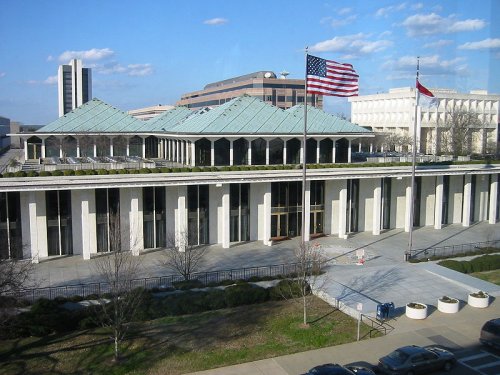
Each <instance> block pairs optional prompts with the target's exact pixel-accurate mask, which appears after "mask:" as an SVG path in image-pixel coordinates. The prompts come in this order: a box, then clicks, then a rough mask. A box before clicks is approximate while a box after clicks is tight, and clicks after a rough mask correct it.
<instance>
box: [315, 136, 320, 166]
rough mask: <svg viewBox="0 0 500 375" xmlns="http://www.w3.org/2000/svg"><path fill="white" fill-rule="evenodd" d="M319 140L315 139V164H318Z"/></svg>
mask: <svg viewBox="0 0 500 375" xmlns="http://www.w3.org/2000/svg"><path fill="white" fill-rule="evenodd" d="M320 143H321V140H320V139H317V140H316V164H319V146H320Z"/></svg>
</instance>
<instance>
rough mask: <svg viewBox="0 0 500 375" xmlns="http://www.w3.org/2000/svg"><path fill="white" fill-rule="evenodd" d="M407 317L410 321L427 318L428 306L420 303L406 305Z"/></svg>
mask: <svg viewBox="0 0 500 375" xmlns="http://www.w3.org/2000/svg"><path fill="white" fill-rule="evenodd" d="M406 316H407V317H408V318H410V319H425V318H427V305H426V304H425V303H420V302H410V303H407V304H406Z"/></svg>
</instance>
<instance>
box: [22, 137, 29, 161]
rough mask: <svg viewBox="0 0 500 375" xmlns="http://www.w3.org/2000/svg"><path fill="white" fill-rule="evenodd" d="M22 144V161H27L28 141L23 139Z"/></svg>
mask: <svg viewBox="0 0 500 375" xmlns="http://www.w3.org/2000/svg"><path fill="white" fill-rule="evenodd" d="M23 142H24V160H25V161H26V160H28V140H27V139H26V138H25V139H24V140H23Z"/></svg>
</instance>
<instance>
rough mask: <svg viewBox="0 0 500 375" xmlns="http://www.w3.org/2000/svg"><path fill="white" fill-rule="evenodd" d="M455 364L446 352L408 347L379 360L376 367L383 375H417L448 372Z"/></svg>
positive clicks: (437, 349)
mask: <svg viewBox="0 0 500 375" xmlns="http://www.w3.org/2000/svg"><path fill="white" fill-rule="evenodd" d="M455 363H456V359H455V356H454V355H453V353H451V352H449V351H448V350H444V349H441V348H438V347H433V346H431V347H425V348H422V347H420V346H416V345H410V346H403V347H402V348H399V349H396V350H395V351H393V352H392V353H390V354H389V355H386V356H385V357H382V358H380V359H379V362H378V367H379V370H380V371H381V372H383V373H385V374H391V375H399V374H404V375H417V374H428V373H430V372H433V371H438V370H444V371H450V370H451V369H452V367H453V366H454V365H455Z"/></svg>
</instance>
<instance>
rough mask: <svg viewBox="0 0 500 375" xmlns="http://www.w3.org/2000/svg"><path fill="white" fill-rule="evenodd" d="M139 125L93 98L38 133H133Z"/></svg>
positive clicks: (133, 119)
mask: <svg viewBox="0 0 500 375" xmlns="http://www.w3.org/2000/svg"><path fill="white" fill-rule="evenodd" d="M140 125H141V121H140V120H137V119H135V118H134V117H132V116H130V115H128V114H127V113H125V112H122V111H120V110H119V109H117V108H115V107H112V106H110V105H109V104H106V103H104V102H103V101H101V100H99V99H96V98H94V99H92V100H91V101H89V102H87V103H85V104H82V105H81V106H80V107H78V108H75V109H74V110H72V111H71V112H69V113H66V114H65V115H64V116H61V117H59V118H58V119H57V120H55V121H54V122H51V123H50V124H48V125H46V126H44V127H43V128H41V129H39V130H38V132H42V133H49V132H50V133H82V132H88V133H117V132H128V131H133V129H137V128H139V126H140Z"/></svg>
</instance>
